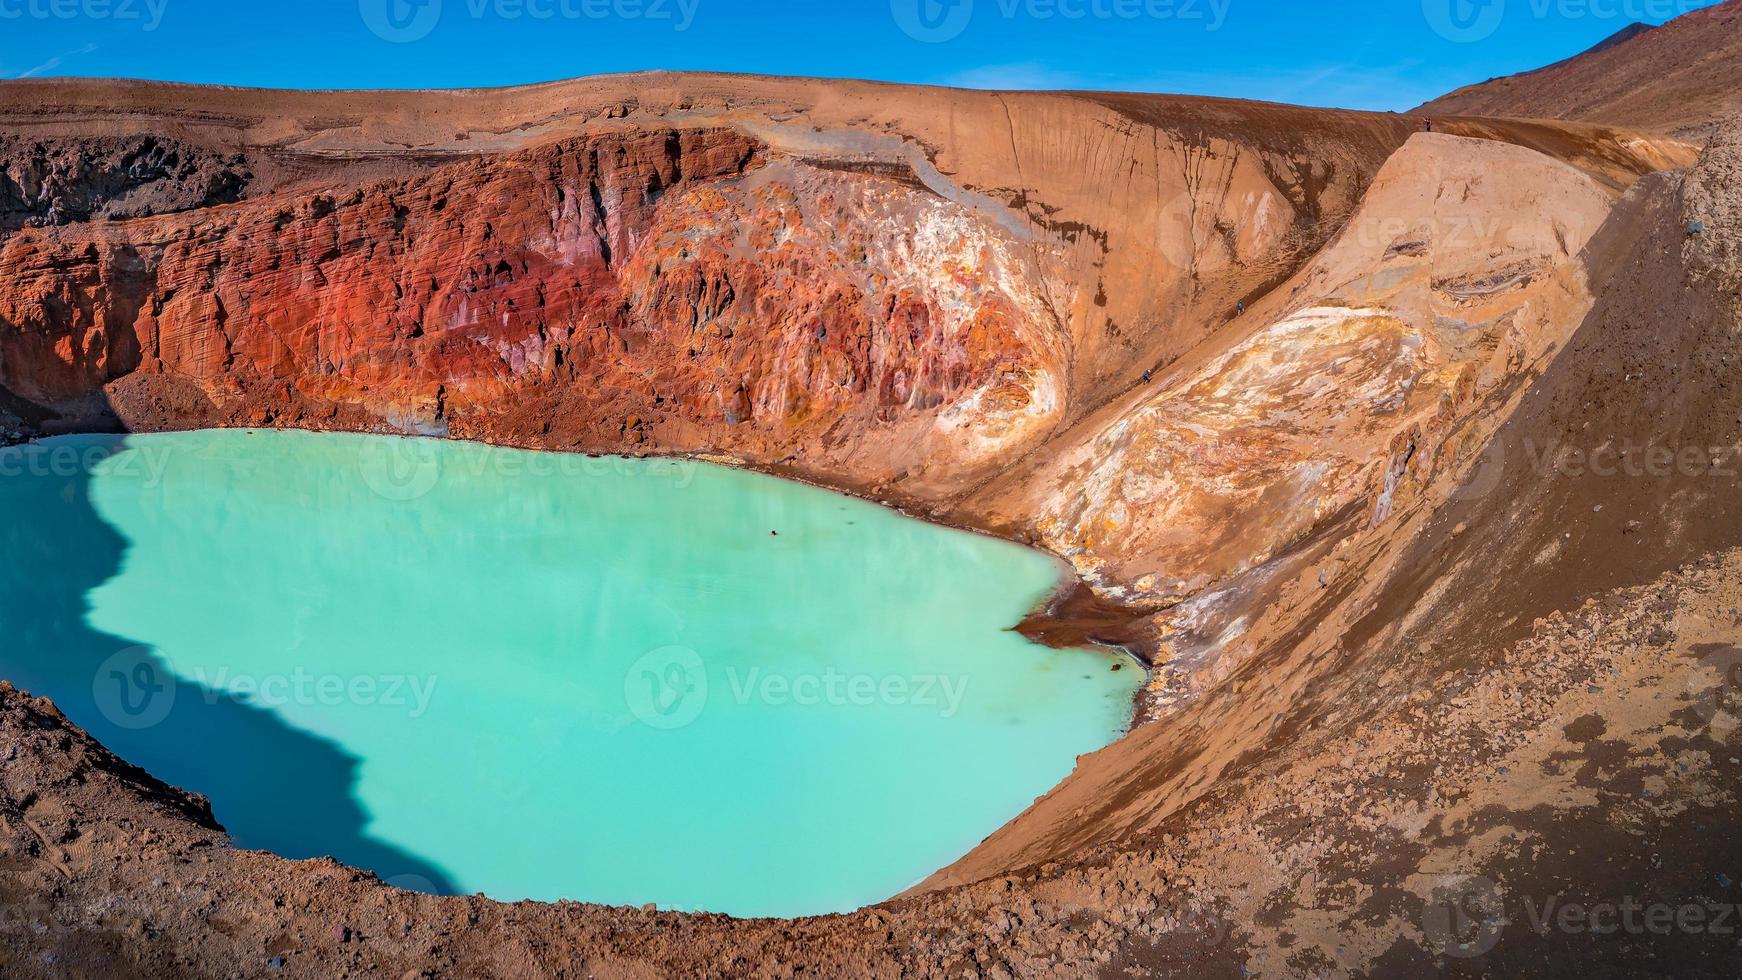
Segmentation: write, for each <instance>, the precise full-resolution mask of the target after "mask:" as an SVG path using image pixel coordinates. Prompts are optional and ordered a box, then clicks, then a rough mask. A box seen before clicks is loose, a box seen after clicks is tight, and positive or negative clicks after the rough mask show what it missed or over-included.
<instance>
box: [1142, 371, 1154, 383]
mask: <svg viewBox="0 0 1742 980" xmlns="http://www.w3.org/2000/svg"><path fill="white" fill-rule="evenodd" d="M1154 377H1155V372H1154V371H1145V372H1143V383H1144V384H1148V383H1149V382H1150V379H1152V378H1154Z"/></svg>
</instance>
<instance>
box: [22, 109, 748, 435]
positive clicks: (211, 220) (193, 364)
mask: <svg viewBox="0 0 1742 980" xmlns="http://www.w3.org/2000/svg"><path fill="white" fill-rule="evenodd" d="M754 152H755V148H754V147H753V146H752V145H750V143H748V142H747V141H746V140H744V139H742V138H740V137H737V136H734V135H733V134H730V133H726V132H723V131H711V132H691V133H676V132H667V133H642V134H634V135H632V136H625V137H599V138H591V139H582V140H574V141H569V142H564V143H556V144H551V145H547V146H543V147H539V148H536V149H532V150H528V151H525V152H523V153H520V154H516V155H514V156H512V157H508V158H503V159H499V160H492V161H488V162H486V161H478V162H473V163H466V164H460V165H456V166H452V167H448V168H444V169H442V170H438V171H435V172H433V173H430V174H428V175H425V176H422V177H418V178H415V179H411V180H407V181H402V182H389V183H380V184H375V185H373V186H369V187H367V188H363V189H358V190H352V191H349V192H346V193H343V194H326V193H313V194H308V195H305V196H299V197H287V198H279V199H268V200H265V201H259V202H251V203H248V204H242V205H235V206H231V207H226V208H218V209H212V210H208V211H205V212H202V213H199V214H197V215H189V216H177V217H167V218H152V219H147V220H143V221H137V222H129V223H126V224H120V225H109V226H95V225H85V226H77V227H73V228H67V229H48V230H40V231H36V230H33V231H27V232H23V233H20V234H18V235H15V236H13V237H12V238H11V239H10V240H8V241H7V242H6V245H5V247H4V249H3V251H0V265H3V267H4V268H5V269H6V270H7V275H6V277H5V283H4V286H5V288H4V292H3V293H0V319H3V322H4V325H5V329H4V331H3V332H0V383H3V384H5V385H7V386H9V387H11V388H12V389H13V390H14V391H15V392H17V393H18V394H20V395H22V396H24V397H27V398H34V399H40V400H44V401H51V402H52V401H56V400H61V399H66V398H69V397H73V396H76V395H79V394H81V393H84V392H88V391H90V390H92V389H94V388H97V387H100V386H101V385H103V384H104V383H106V382H108V381H111V380H114V379H115V378H116V377H119V376H120V375H122V374H124V373H127V372H129V371H132V370H134V369H136V368H138V369H142V370H145V371H148V372H160V373H170V374H176V375H180V376H183V377H186V378H189V379H192V380H194V381H197V382H206V383H209V382H214V381H217V380H218V379H220V378H225V379H228V380H230V381H235V382H244V383H245V382H249V381H256V380H265V379H287V380H293V381H296V382H299V383H301V382H313V383H314V384H316V385H317V386H318V387H323V388H326V389H328V390H329V391H331V392H332V393H334V394H339V395H344V394H348V393H360V392H362V391H368V390H370V389H371V388H379V387H383V386H385V387H388V388H390V389H394V390H393V393H392V394H390V395H388V396H387V400H389V401H391V400H394V399H398V398H406V397H413V398H414V397H417V396H419V395H427V394H429V393H431V392H433V390H437V389H439V388H440V387H441V386H442V385H444V384H449V385H452V386H454V387H456V388H458V389H460V390H468V389H471V388H473V387H475V386H485V387H488V386H490V385H492V384H496V383H500V382H501V381H502V380H504V378H503V372H502V371H501V370H500V368H501V366H502V365H504V364H505V365H506V366H507V368H508V371H509V373H510V374H511V375H512V374H515V373H522V372H525V371H527V370H531V369H535V368H538V367H541V366H542V365H540V364H536V363H528V355H529V354H531V353H533V352H534V351H536V346H535V345H529V344H528V342H527V341H528V337H529V336H535V337H546V336H548V333H549V331H551V330H553V329H557V328H558V327H565V328H568V329H571V330H573V331H575V332H576V333H577V334H578V335H580V336H581V337H582V338H585V334H586V329H587V328H594V329H597V330H607V329H609V328H613V327H614V328H616V329H617V330H618V331H621V329H622V322H621V321H622V316H623V312H624V310H623V304H622V302H621V299H620V297H619V296H618V294H617V292H616V290H615V288H614V284H613V278H612V275H611V264H612V260H613V257H614V256H617V255H623V254H627V253H628V252H630V251H632V250H633V248H634V246H635V245H636V243H637V240H638V238H639V236H640V235H642V234H643V233H644V232H645V229H646V227H647V225H648V223H649V221H650V220H651V217H652V214H653V212H654V210H655V208H656V207H657V204H658V202H659V200H660V198H661V197H662V196H663V195H664V194H665V192H666V191H668V190H669V189H670V188H671V187H673V186H674V185H679V184H681V183H683V182H684V181H686V180H705V179H709V178H714V177H719V176H722V175H728V174H736V173H738V172H740V171H741V170H742V169H743V168H744V167H745V166H746V165H747V164H748V163H749V161H750V160H751V158H752V156H753V154H754ZM577 347H578V348H579V349H580V351H581V352H583V353H592V354H595V355H599V356H602V355H604V354H605V353H607V352H608V351H609V349H610V347H611V342H610V340H609V339H608V338H605V337H600V338H596V339H581V340H579V341H578V342H577ZM47 353H52V355H53V356H44V355H45V354H47ZM373 400H377V401H379V400H380V398H379V395H378V396H377V398H376V399H373Z"/></svg>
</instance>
